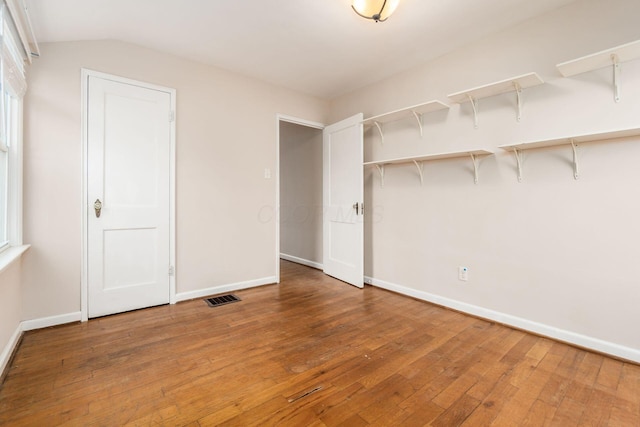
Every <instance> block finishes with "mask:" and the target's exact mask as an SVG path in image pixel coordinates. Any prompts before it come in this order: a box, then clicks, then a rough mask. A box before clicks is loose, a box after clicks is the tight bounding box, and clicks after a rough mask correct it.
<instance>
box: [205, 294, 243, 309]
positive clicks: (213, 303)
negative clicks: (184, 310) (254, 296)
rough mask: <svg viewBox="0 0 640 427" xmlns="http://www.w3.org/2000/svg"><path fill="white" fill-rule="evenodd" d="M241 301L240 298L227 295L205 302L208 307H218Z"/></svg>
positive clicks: (208, 299)
mask: <svg viewBox="0 0 640 427" xmlns="http://www.w3.org/2000/svg"><path fill="white" fill-rule="evenodd" d="M238 301H242V300H241V299H240V298H238V297H237V296H235V295H234V294H227V295H219V296H217V297H211V298H206V299H205V302H206V303H207V304H208V305H209V307H219V306H221V305H225V304H231V303H232V302H238Z"/></svg>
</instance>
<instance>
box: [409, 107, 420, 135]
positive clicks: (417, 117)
mask: <svg viewBox="0 0 640 427" xmlns="http://www.w3.org/2000/svg"><path fill="white" fill-rule="evenodd" d="M411 112H412V113H413V117H415V118H416V121H417V122H418V127H419V128H420V138H422V114H420V113H416V112H415V111H413V110H411Z"/></svg>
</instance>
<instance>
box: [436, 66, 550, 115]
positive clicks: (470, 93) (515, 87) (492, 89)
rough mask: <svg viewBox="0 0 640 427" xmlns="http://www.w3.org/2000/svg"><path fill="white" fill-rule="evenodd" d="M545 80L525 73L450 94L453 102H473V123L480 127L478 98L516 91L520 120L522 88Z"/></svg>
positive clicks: (533, 74) (534, 74) (539, 83)
mask: <svg viewBox="0 0 640 427" xmlns="http://www.w3.org/2000/svg"><path fill="white" fill-rule="evenodd" d="M542 83H544V81H543V80H542V79H541V78H540V76H538V75H537V74H536V73H528V74H523V75H521V76H515V77H511V78H509V79H505V80H500V81H499V82H495V83H490V84H487V85H484V86H478V87H475V88H473V89H467V90H463V91H461V92H456V93H452V94H451V95H448V97H449V99H450V100H451V101H452V102H455V103H457V104H463V103H465V102H471V107H472V108H473V124H474V127H475V128H478V100H479V99H481V98H487V97H490V96H495V95H500V94H503V93H507V92H515V93H516V98H517V99H516V100H517V105H518V111H517V116H516V119H517V120H518V121H520V118H521V117H522V89H526V88H529V87H532V86H537V85H541V84H542Z"/></svg>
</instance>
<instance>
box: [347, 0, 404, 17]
mask: <svg viewBox="0 0 640 427" xmlns="http://www.w3.org/2000/svg"><path fill="white" fill-rule="evenodd" d="M398 3H400V0H353V4H352V5H351V7H352V8H353V10H354V11H355V12H356V13H357V14H358V15H360V16H362V17H363V18H366V19H373V20H374V21H376V22H380V21H383V22H384V21H386V20H387V18H389V17H390V16H391V14H392V13H393V12H394V11H395V10H396V7H398Z"/></svg>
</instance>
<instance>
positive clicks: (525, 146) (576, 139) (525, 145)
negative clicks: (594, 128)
mask: <svg viewBox="0 0 640 427" xmlns="http://www.w3.org/2000/svg"><path fill="white" fill-rule="evenodd" d="M639 135H640V128H631V129H619V130H612V131H607V132H599V133H589V134H581V135H573V136H565V137H562V138H554V139H545V140H540V141H531V142H521V143H516V144H506V145H501V146H499V147H498V148H502V149H503V150H507V151H513V154H514V155H515V157H516V162H517V166H518V181H522V153H521V151H524V150H532V149H536V148H544V147H555V146H560V145H569V146H571V150H572V152H573V177H574V178H575V179H578V176H579V163H578V144H581V143H585V142H594V141H608V140H613V139H618V138H628V137H632V136H639Z"/></svg>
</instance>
